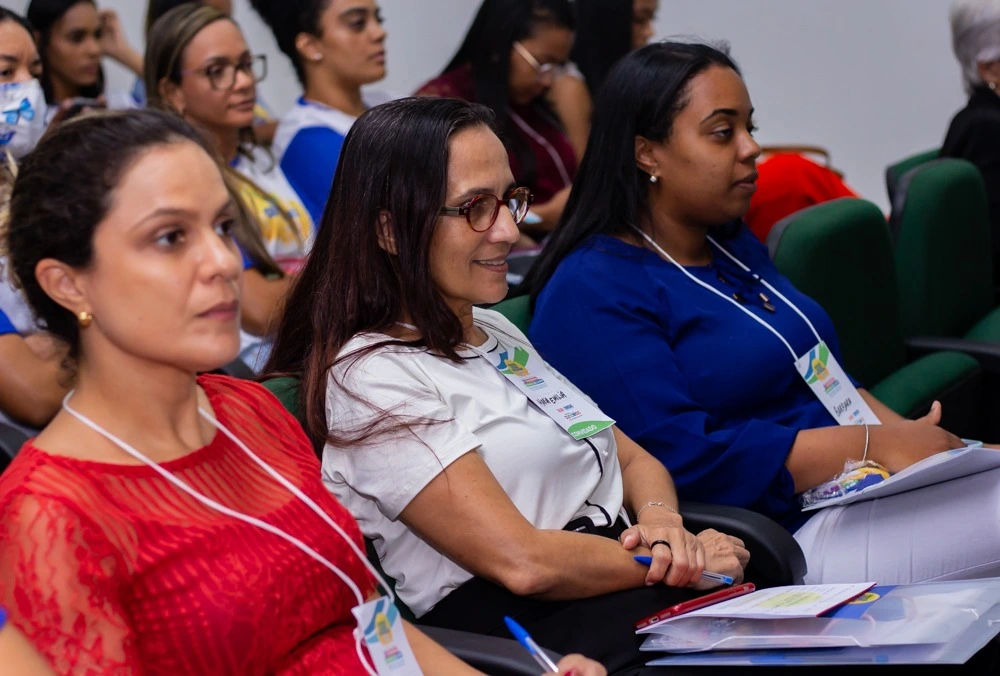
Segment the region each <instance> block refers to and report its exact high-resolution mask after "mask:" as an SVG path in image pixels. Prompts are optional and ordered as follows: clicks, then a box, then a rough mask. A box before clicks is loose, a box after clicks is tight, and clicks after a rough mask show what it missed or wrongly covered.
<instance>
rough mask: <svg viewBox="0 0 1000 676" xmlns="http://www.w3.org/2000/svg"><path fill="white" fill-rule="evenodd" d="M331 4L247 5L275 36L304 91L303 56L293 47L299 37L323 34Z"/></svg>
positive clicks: (288, 0) (296, 0)
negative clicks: (325, 16) (251, 7)
mask: <svg viewBox="0 0 1000 676" xmlns="http://www.w3.org/2000/svg"><path fill="white" fill-rule="evenodd" d="M332 1H333V0H250V4H251V5H252V6H253V8H254V9H255V10H256V11H257V14H259V15H260V18H261V19H263V20H264V23H266V24H267V25H268V27H269V28H270V29H271V32H272V33H274V40H275V42H277V43H278V49H280V50H281V51H282V52H283V53H284V55H285V56H287V57H288V58H289V59H290V60H291V62H292V66H294V67H295V74H296V75H297V76H298V78H299V82H300V83H301V84H302V86H303V87H304V86H305V85H306V71H305V68H304V67H303V64H302V55H301V54H299V48H298V47H296V46H295V39H296V38H297V37H298V36H299V34H300V33H308V34H309V35H315V36H320V35H322V33H323V30H322V24H321V23H320V19H321V18H322V16H323V12H325V11H326V10H327V8H328V7H329V6H330V3H331V2H332Z"/></svg>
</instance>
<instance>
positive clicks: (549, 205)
mask: <svg viewBox="0 0 1000 676" xmlns="http://www.w3.org/2000/svg"><path fill="white" fill-rule="evenodd" d="M575 26H576V17H575V14H574V10H573V3H572V2H570V0H484V2H483V4H482V5H481V6H480V8H479V13H478V14H477V15H476V18H475V20H474V21H473V22H472V27H471V28H470V29H469V32H468V33H467V34H466V36H465V40H464V41H463V42H462V46H461V47H459V48H458V52H457V53H456V54H455V56H454V58H453V59H452V60H451V63H449V64H448V66H447V67H446V68H445V69H444V72H443V73H442V74H441V75H440V76H439V77H437V78H435V79H433V80H431V81H430V82H428V83H427V84H425V85H424V86H422V87H421V88H420V89H419V90H418V91H417V94H418V95H419V96H442V97H447V98H457V99H463V100H466V101H475V102H476V103H481V104H483V105H485V106H487V107H488V108H491V109H492V110H493V112H494V113H495V114H496V116H497V122H498V124H499V126H500V130H501V131H502V137H503V139H504V142H505V143H506V145H507V151H508V153H509V156H510V166H511V169H512V170H513V172H514V176H515V177H516V178H517V181H518V183H519V184H520V185H524V186H527V187H528V188H530V189H531V192H532V193H533V194H534V196H535V202H534V204H533V205H532V208H531V214H530V216H529V218H528V219H527V221H526V223H525V224H522V229H523V230H526V231H527V232H528V233H529V234H532V235H535V236H540V235H544V234H545V233H547V232H548V231H550V230H551V229H552V228H554V227H555V225H556V223H557V222H558V221H559V217H560V215H561V214H562V210H563V207H564V206H565V205H566V200H567V199H568V197H569V191H570V187H571V185H572V182H573V177H574V176H575V174H576V167H577V157H576V153H575V152H574V150H573V145H572V144H571V143H570V140H569V137H568V136H567V135H566V132H565V130H564V128H563V126H562V124H561V123H560V121H559V118H558V116H557V115H556V114H555V113H554V112H553V110H552V109H551V108H550V107H549V104H548V102H547V101H546V97H545V94H546V92H547V91H548V90H549V88H550V87H551V86H552V84H553V82H555V81H556V80H557V79H558V78H559V77H560V76H561V75H562V72H563V70H564V68H565V66H566V63H567V62H568V61H569V57H570V51H571V50H572V48H573V37H574V34H573V31H574V29H575Z"/></svg>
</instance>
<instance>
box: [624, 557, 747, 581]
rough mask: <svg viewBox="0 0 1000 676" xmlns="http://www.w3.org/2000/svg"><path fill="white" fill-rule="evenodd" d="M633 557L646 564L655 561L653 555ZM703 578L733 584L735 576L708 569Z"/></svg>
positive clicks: (702, 575)
mask: <svg viewBox="0 0 1000 676" xmlns="http://www.w3.org/2000/svg"><path fill="white" fill-rule="evenodd" d="M632 558H634V559H635V560H636V561H638V562H639V563H641V564H642V565H644V566H648V565H651V564H652V563H653V557H652V556H633V557H632ZM701 579H702V580H712V581H714V582H721V583H722V584H732V583H733V578H731V577H729V576H728V575H721V574H719V573H710V572H708V571H707V570H706V571H704V572H703V573H702V574H701Z"/></svg>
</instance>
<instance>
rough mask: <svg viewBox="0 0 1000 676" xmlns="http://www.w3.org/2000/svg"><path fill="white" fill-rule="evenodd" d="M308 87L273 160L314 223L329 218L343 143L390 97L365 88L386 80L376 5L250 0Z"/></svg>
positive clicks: (286, 120) (366, 1)
mask: <svg viewBox="0 0 1000 676" xmlns="http://www.w3.org/2000/svg"><path fill="white" fill-rule="evenodd" d="M251 4H252V5H253V7H254V9H256V10H257V13H258V14H260V16H261V18H262V19H263V20H264V22H265V23H267V25H268V26H270V27H271V31H272V32H273V33H274V39H275V40H276V41H277V43H278V47H279V48H280V49H281V51H282V52H284V54H285V56H287V57H288V58H289V59H290V60H291V62H292V65H293V66H294V67H295V73H296V75H298V78H299V81H300V82H301V83H302V87H303V90H304V91H303V94H302V97H301V98H299V100H298V101H296V103H295V105H294V106H293V107H292V108H291V110H289V111H288V112H287V113H285V115H284V116H282V118H281V121H280V123H279V124H278V130H277V132H276V133H275V137H274V155H275V157H277V158H278V161H279V162H280V163H281V170H282V171H283V172H285V175H286V176H287V177H288V180H289V182H290V183H291V184H292V187H294V188H295V190H296V192H298V193H299V195H300V196H301V197H302V200H303V202H305V205H306V207H307V208H308V209H309V213H310V215H311V216H312V219H313V221H314V222H315V223H319V222H320V220H321V219H322V217H323V207H324V206H325V205H326V200H327V197H328V196H329V194H330V186H331V185H333V174H334V172H335V171H336V169H337V159H338V158H339V157H340V148H341V146H342V145H343V144H344V136H345V135H346V134H347V132H348V130H350V128H351V125H352V124H354V121H355V120H356V119H357V118H358V116H359V115H361V114H362V113H363V112H365V111H366V110H367V109H368V108H371V107H372V106H376V105H378V104H380V103H384V102H385V101H388V100H389V98H390V97H389V96H388V95H386V94H384V93H380V92H372V91H370V90H368V91H365V92H362V91H361V88H362V87H365V86H367V85H371V84H374V83H376V82H379V81H380V80H382V79H384V78H385V75H386V67H385V63H386V47H385V41H386V31H385V28H384V27H383V23H384V19H383V17H382V10H381V8H379V6H378V4H377V3H376V2H375V0H296V2H295V3H290V2H288V1H287V0H251Z"/></svg>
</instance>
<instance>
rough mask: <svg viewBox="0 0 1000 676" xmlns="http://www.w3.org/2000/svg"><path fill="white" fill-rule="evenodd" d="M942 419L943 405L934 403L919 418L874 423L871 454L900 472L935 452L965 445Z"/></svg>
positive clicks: (869, 453)
mask: <svg viewBox="0 0 1000 676" xmlns="http://www.w3.org/2000/svg"><path fill="white" fill-rule="evenodd" d="M940 422H941V404H939V403H938V402H934V404H933V405H932V406H931V410H930V413H928V414H927V415H925V416H924V417H923V418H920V419H918V420H904V421H902V422H898V423H891V424H889V425H872V426H871V427H870V428H869V434H870V435H871V437H870V442H869V451H868V456H869V457H870V458H872V459H873V460H875V461H876V462H879V463H880V464H882V465H884V466H885V468H886V469H888V470H889V471H890V472H893V473H896V472H900V471H902V470H904V469H906V468H907V467H909V466H910V465H912V464H913V463H915V462H919V461H921V460H923V459H924V458H927V457H929V456H932V455H934V454H935V453H940V452H942V451H950V450H952V449H955V448H964V447H965V442H963V441H962V440H961V439H959V438H958V437H956V436H955V435H954V434H952V433H951V432H949V431H947V430H945V429H942V428H941V427H939V426H938V425H939V423H940Z"/></svg>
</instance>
